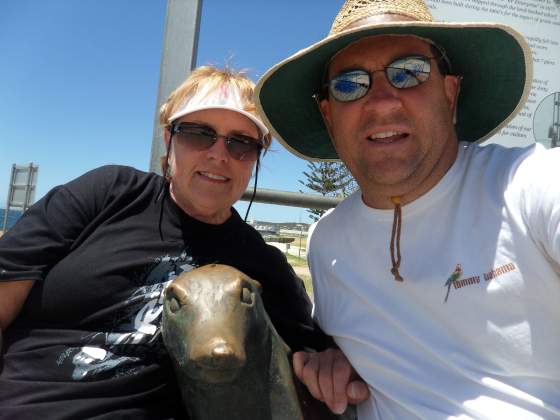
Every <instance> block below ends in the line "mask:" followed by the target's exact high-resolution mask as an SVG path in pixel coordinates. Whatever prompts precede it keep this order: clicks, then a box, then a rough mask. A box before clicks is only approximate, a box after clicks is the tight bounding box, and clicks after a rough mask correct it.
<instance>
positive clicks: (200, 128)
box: [169, 122, 263, 162]
mask: <svg viewBox="0 0 560 420" xmlns="http://www.w3.org/2000/svg"><path fill="white" fill-rule="evenodd" d="M169 131H170V133H171V135H172V136H173V135H174V136H175V137H176V138H177V140H178V141H180V142H181V143H184V144H186V145H188V146H189V147H190V148H191V149H193V150H197V151H201V150H208V149H210V148H211V147H212V146H213V145H214V144H215V143H216V142H217V141H218V139H220V138H223V139H224V141H225V143H226V149H227V151H228V153H229V154H230V156H231V157H232V158H234V159H237V160H242V161H250V162H254V161H255V160H257V159H258V157H259V154H260V151H261V150H262V148H263V145H262V142H261V141H260V140H258V139H255V138H253V137H249V136H244V135H243V134H230V135H227V136H224V135H221V134H218V133H216V130H214V129H213V128H212V127H209V126H207V125H203V124H195V123H188V122H182V123H179V124H173V125H171V127H170V128H169Z"/></svg>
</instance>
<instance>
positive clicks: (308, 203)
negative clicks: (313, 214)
mask: <svg viewBox="0 0 560 420" xmlns="http://www.w3.org/2000/svg"><path fill="white" fill-rule="evenodd" d="M252 195H253V189H252V188H247V190H246V191H245V193H244V194H243V196H242V197H241V200H243V201H249V200H251V196H252ZM253 201H254V202H255V203H268V204H281V205H284V206H292V207H303V208H307V209H321V210H328V209H330V208H333V207H336V205H337V204H338V203H340V202H341V201H342V198H340V197H326V196H323V195H318V194H306V193H296V192H290V191H280V190H269V189H266V188H257V194H256V195H255V199H254V200H253Z"/></svg>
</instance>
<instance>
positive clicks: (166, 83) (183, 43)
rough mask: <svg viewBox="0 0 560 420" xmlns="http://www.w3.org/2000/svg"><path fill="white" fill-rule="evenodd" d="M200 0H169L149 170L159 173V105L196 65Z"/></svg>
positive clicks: (161, 150)
mask: <svg viewBox="0 0 560 420" xmlns="http://www.w3.org/2000/svg"><path fill="white" fill-rule="evenodd" d="M201 11H202V0H168V1H167V15H166V18H165V33H164V40H163V49H162V55H161V65H160V76H159V87H158V97H157V106H156V113H155V114H156V115H155V118H154V130H153V136H152V152H151V158H150V171H152V172H157V173H159V174H161V165H160V158H161V156H164V155H165V146H164V144H163V140H162V135H161V129H160V126H159V109H160V107H161V105H162V104H163V103H164V102H165V100H166V99H167V97H168V96H169V94H170V93H171V92H172V91H173V90H175V88H176V87H177V86H179V85H180V84H181V83H182V82H183V80H185V78H186V77H187V75H188V74H189V73H190V72H191V70H192V69H193V68H194V67H195V65H196V52H197V48H198V32H199V27H200V14H201Z"/></svg>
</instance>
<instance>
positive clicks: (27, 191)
mask: <svg viewBox="0 0 560 420" xmlns="http://www.w3.org/2000/svg"><path fill="white" fill-rule="evenodd" d="M32 181H33V162H31V163H30V164H29V169H28V172H27V182H26V185H25V199H24V201H23V211H26V210H27V209H28V208H29V205H30V201H31V184H32Z"/></svg>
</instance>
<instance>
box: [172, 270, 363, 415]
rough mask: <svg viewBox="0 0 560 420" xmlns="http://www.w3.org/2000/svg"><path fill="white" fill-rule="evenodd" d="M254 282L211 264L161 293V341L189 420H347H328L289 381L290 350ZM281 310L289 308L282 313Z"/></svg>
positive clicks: (323, 411)
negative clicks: (163, 296) (272, 320)
mask: <svg viewBox="0 0 560 420" xmlns="http://www.w3.org/2000/svg"><path fill="white" fill-rule="evenodd" d="M260 290H261V287H260V284H259V283H258V282H257V281H255V280H253V279H251V278H249V277H248V276H246V275H245V274H243V273H242V272H240V271H238V270H236V269H235V268H233V267H230V266H225V265H219V264H212V265H208V266H204V267H201V268H198V269H196V270H193V271H190V272H187V273H183V274H181V275H180V276H179V277H177V278H176V279H175V280H174V281H173V282H172V283H171V285H170V286H169V287H168V288H167V291H166V294H165V302H164V309H163V321H162V334H163V341H164V343H165V345H166V347H167V349H168V351H169V354H170V356H171V359H172V361H173V363H174V367H175V372H176V375H177V379H178V381H179V386H180V387H181V392H182V396H183V401H184V403H185V406H186V408H187V411H188V413H189V416H190V417H191V418H192V419H193V420H200V419H204V420H223V419H232V420H235V419H259V420H260V419H262V420H297V419H304V420H307V419H317V420H328V419H348V420H350V419H353V418H355V413H354V410H353V409H349V410H347V412H346V413H345V414H344V415H342V416H335V415H334V414H331V413H330V411H328V409H327V408H326V406H325V405H324V404H323V403H321V402H319V401H317V400H315V399H313V397H311V395H310V394H309V393H308V392H307V390H306V388H305V387H304V386H303V385H302V384H301V383H299V382H298V381H297V380H296V381H294V377H293V375H292V366H291V363H290V360H291V357H290V356H291V354H290V349H289V348H288V346H287V345H286V344H285V343H284V341H283V340H282V339H281V338H280V336H279V335H278V333H277V332H276V330H275V329H274V327H273V325H272V323H271V322H270V319H269V317H268V315H267V313H266V311H265V309H264V306H263V303H262V300H261V296H260ZM288 310H289V309H288Z"/></svg>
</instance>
